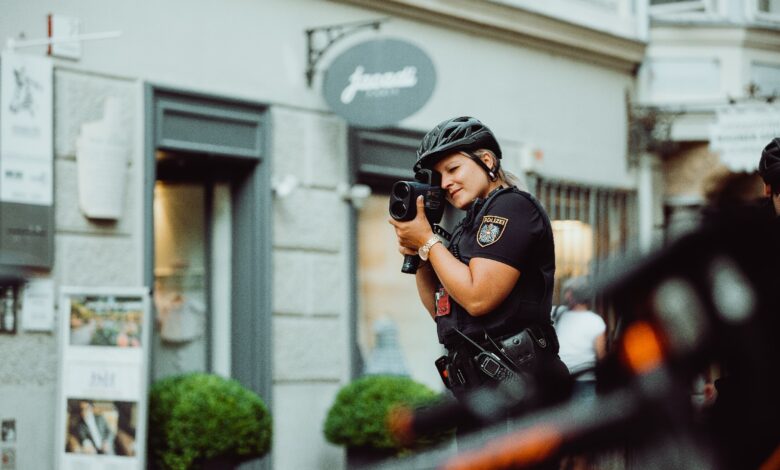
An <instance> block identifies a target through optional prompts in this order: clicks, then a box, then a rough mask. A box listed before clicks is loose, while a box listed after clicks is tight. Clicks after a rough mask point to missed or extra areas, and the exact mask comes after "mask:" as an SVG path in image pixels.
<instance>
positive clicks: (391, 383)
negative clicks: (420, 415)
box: [324, 375, 443, 451]
mask: <svg viewBox="0 0 780 470" xmlns="http://www.w3.org/2000/svg"><path fill="white" fill-rule="evenodd" d="M437 398H438V394H437V393H436V392H434V391H432V390H431V389H429V388H428V387H426V386H425V385H423V384H420V383H417V382H415V381H413V380H411V379H409V378H406V377H398V376H383V375H370V376H366V377H362V378H360V379H357V380H355V381H354V382H352V383H350V384H347V385H345V386H344V387H343V388H342V389H341V390H340V391H339V393H338V395H337V396H336V400H335V401H334V403H333V405H332V406H331V408H330V411H328V415H327V417H326V419H325V425H324V433H325V438H326V439H327V440H328V441H329V442H331V443H333V444H337V445H343V446H346V447H350V448H372V449H377V450H399V451H401V450H403V449H404V447H406V446H404V445H402V444H401V443H400V442H397V441H396V440H395V439H394V438H393V436H392V435H391V434H390V431H389V429H388V426H387V418H388V412H390V411H391V410H392V409H393V408H394V407H395V406H398V405H401V406H407V407H417V406H423V405H425V404H430V403H431V402H433V401H435V400H436V399H437ZM442 437H443V436H442ZM438 440H441V437H438V438H434V440H430V439H429V440H426V441H422V440H421V441H419V442H416V443H415V444H414V445H412V446H410V447H421V446H424V445H430V444H432V443H434V441H438Z"/></svg>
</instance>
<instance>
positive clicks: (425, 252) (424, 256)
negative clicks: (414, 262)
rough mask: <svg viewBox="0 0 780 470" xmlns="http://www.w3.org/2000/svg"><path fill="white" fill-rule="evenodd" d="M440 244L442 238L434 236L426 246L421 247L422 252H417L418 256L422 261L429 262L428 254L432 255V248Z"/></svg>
mask: <svg viewBox="0 0 780 470" xmlns="http://www.w3.org/2000/svg"><path fill="white" fill-rule="evenodd" d="M440 242H441V238H439V237H438V236H437V235H434V236H432V237H431V238H429V239H428V241H427V242H425V245H423V246H421V247H420V250H419V251H418V252H417V253H418V255H419V256H420V259H422V260H423V261H426V260H428V254H429V253H430V251H431V248H433V245H435V244H437V243H440Z"/></svg>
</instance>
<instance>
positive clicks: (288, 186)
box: [271, 174, 301, 199]
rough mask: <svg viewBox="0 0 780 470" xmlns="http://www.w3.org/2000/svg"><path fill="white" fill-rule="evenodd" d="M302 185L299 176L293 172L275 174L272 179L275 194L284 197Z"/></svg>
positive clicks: (272, 188)
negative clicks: (280, 174)
mask: <svg viewBox="0 0 780 470" xmlns="http://www.w3.org/2000/svg"><path fill="white" fill-rule="evenodd" d="M300 185H301V183H300V181H298V177H297V176H295V175H291V174H287V175H284V176H275V177H273V178H272V179H271V190H272V191H273V192H274V196H276V197H278V198H282V199H283V198H286V197H287V196H289V195H290V194H291V193H292V192H293V191H295V190H296V189H297V188H298V186H300Z"/></svg>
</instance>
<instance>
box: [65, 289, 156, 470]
mask: <svg viewBox="0 0 780 470" xmlns="http://www.w3.org/2000/svg"><path fill="white" fill-rule="evenodd" d="M59 311H60V320H61V321H60V358H61V359H60V369H59V379H60V380H59V382H60V387H59V399H58V404H57V406H58V409H57V416H58V425H57V426H56V429H55V432H56V443H57V462H58V468H59V469H60V470H76V469H78V470H108V469H110V470H131V469H132V470H142V469H144V468H146V466H145V443H146V429H145V428H146V416H147V411H146V409H147V403H146V402H147V400H146V396H147V376H148V373H147V370H148V365H147V358H148V355H149V354H148V351H149V337H150V336H149V328H150V320H149V318H150V313H149V295H148V292H147V290H146V289H143V288H126V289H114V288H112V289H108V288H105V289H76V288H62V290H61V295H60V306H59Z"/></svg>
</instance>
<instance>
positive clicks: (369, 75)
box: [323, 39, 436, 128]
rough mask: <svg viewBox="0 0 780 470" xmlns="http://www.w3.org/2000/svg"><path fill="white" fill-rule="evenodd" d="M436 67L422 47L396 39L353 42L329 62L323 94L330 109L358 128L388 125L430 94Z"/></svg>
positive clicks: (412, 109)
mask: <svg viewBox="0 0 780 470" xmlns="http://www.w3.org/2000/svg"><path fill="white" fill-rule="evenodd" d="M435 87H436V69H435V68H434V66H433V62H432V61H431V59H430V58H429V57H428V55H427V54H426V53H425V52H423V50H422V49H420V48H419V47H417V46H415V45H414V44H411V43H409V42H406V41H401V40H399V39H377V40H373V41H366V42H363V43H360V44H358V45H356V46H353V47H351V48H349V49H347V50H346V51H344V52H343V53H341V55H339V56H338V57H336V59H334V60H333V62H332V63H331V64H330V66H329V67H328V70H327V72H326V73H325V79H324V82H323V94H324V96H325V101H327V103H328V105H329V106H330V108H331V109H332V110H333V112H334V113H336V114H338V115H339V116H341V117H342V118H344V119H345V120H346V121H347V122H349V123H350V124H352V125H353V126H356V127H365V128H378V127H388V126H392V125H394V124H396V123H397V122H398V121H400V120H402V119H404V118H406V117H408V116H411V115H412V114H414V113H415V112H417V111H418V110H420V108H422V107H423V106H424V105H425V103H426V102H427V101H428V100H429V99H430V97H431V95H432V94H433V90H434V88H435Z"/></svg>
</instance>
